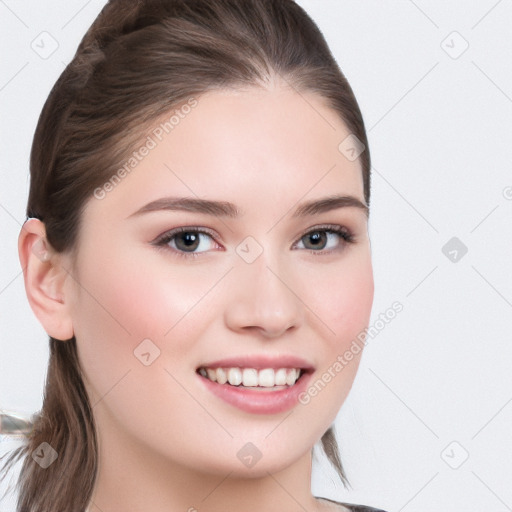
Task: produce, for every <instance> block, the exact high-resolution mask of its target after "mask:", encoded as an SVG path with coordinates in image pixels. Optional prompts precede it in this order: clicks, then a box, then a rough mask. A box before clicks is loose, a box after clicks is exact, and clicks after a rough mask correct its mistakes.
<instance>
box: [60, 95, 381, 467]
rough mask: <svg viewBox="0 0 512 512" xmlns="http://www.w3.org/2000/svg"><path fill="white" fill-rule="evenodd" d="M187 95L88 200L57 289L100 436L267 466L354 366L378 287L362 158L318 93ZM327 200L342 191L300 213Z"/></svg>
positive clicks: (322, 427) (315, 421)
mask: <svg viewBox="0 0 512 512" xmlns="http://www.w3.org/2000/svg"><path fill="white" fill-rule="evenodd" d="M188 105H189V106H190V108H188V107H184V108H182V109H178V114H177V117H175V118H173V120H171V121H169V120H170V118H171V115H172V113H169V114H168V115H166V116H164V117H163V118H162V120H161V121H159V122H158V123H156V124H155V126H154V129H153V130H152V131H151V132H150V134H149V138H148V139H145V140H144V141H143V143H142V144H141V146H140V147H138V148H136V154H135V155H134V154H131V155H128V157H127V166H126V168H125V172H124V173H123V172H120V173H118V176H117V178H119V176H120V177H121V179H115V178H114V179H113V180H112V181H111V182H110V185H107V186H106V187H104V188H103V189H102V190H101V191H99V190H97V191H96V192H95V196H93V197H91V199H90V200H89V201H88V203H87V205H86V209H85V211H84V214H83V224H82V227H81V231H80V237H79V243H78V252H77V256H76V258H75V259H74V260H73V261H71V260H70V261H69V264H70V267H69V268H71V263H72V264H73V279H68V280H67V281H66V284H65V297H66V299H67V302H68V304H69V307H70V314H71V316H72V320H73V328H74V333H75V337H76V340H77V344H78V351H79V359H80V363H81V366H82V368H83V372H84V378H85V381H86V386H87V389H88V392H89V394H90V397H91V403H92V405H93V413H94V417H95V421H96V423H97V425H98V430H99V435H100V446H101V445H102V443H105V444H108V446H109V449H110V450H112V453H116V450H117V453H119V454H120V453H127V452H129V451H130V450H133V451H137V453H141V450H142V451H143V453H145V454H146V455H154V456H155V457H157V458H159V459H160V460H165V461H167V462H172V463H175V464H177V465H180V466H183V467H188V468H201V469H202V470H203V471H205V472H219V471H226V472H227V471H234V472H235V473H239V474H241V475H251V476H257V475H263V474H265V473H266V472H267V471H276V470H279V469H281V468H284V467H286V466H288V465H290V464H291V463H293V462H294V461H295V460H297V459H298V458H299V457H301V456H303V455H304V454H306V453H307V452H308V451H309V450H310V449H311V447H312V446H313V445H314V443H315V442H317V441H318V440H319V439H320V437H321V436H322V434H323V433H324V432H325V431H326V430H327V428H328V427H329V426H330V425H331V423H332V422H333V421H334V419H335V416H336V414H337V412H338V410H339V409H340V407H341V405H342V403H343V401H344V400H345V398H346V396H347V393H348V392H349V389H350V387H351V385H352V382H353V379H354V377H355V374H356V370H357V367H358V364H359V358H360V356H361V352H360V351H358V352H357V353H355V352H356V351H353V358H352V360H351V361H349V362H347V360H346V358H344V357H343V356H344V354H345V353H346V352H347V351H348V350H349V349H350V347H351V346H352V347H353V346H354V345H353V344H352V342H353V341H354V340H355V339H356V338H357V336H358V335H360V334H361V332H362V331H364V329H365V328H366V327H367V325H368V322H369V317H370V310H371V306H372V300H373V276H372V266H371V253H370V241H369V239H368V226H367V216H366V211H365V209H364V208H361V207H359V206H356V203H357V201H359V202H360V203H362V204H363V206H364V194H363V180H362V174H361V166H360V162H359V160H358V159H355V160H354V159H353V158H347V157H346V156H344V153H342V151H341V150H340V149H339V146H340V143H341V142H342V141H344V140H345V139H346V137H347V136H348V135H349V132H348V130H347V128H346V127H345V125H344V124H343V123H342V121H341V120H340V119H339V117H338V115H337V114H336V113H335V112H334V111H331V110H330V109H329V108H327V107H326V106H325V104H324V103H323V100H322V99H321V98H319V97H317V96H316V95H312V94H297V93H296V92H294V91H293V90H291V89H285V88H282V87H276V88H273V89H272V90H263V89H256V88H253V89H248V90H245V91H237V92H233V91H231V92H227V91H222V92H219V91H216V92H210V93H208V94H206V95H204V96H202V97H200V98H197V101H196V100H191V101H189V103H188ZM165 122H169V123H168V124H167V125H165ZM160 123H162V124H160ZM143 146H145V147H146V149H145V150H144V149H142V148H143ZM343 147H345V146H343ZM349 154H350V153H349ZM130 157H132V158H133V159H135V160H133V159H132V160H129V158H130ZM126 169H129V172H128V171H126ZM333 196H350V197H351V198H352V199H351V200H349V201H347V200H345V201H344V202H341V203H340V202H338V203H336V204H334V203H331V208H327V207H326V204H327V203H323V206H322V203H319V205H318V206H317V207H314V206H313V207H311V206H310V207H309V208H304V205H305V204H309V203H310V202H317V201H322V200H324V199H325V198H328V197H333ZM183 198H187V199H190V200H194V201H195V202H196V203H195V205H194V204H189V205H188V206H187V205H186V204H185V206H184V208H178V207H179V204H178V205H176V203H174V206H173V204H172V203H173V202H175V201H177V200H179V199H183ZM206 200H207V201H213V202H220V204H219V205H216V206H215V205H214V206H211V205H210V206H209V207H208V208H204V207H203V208H195V206H197V205H198V204H199V201H206ZM154 201H158V203H153V202H154ZM228 203H229V204H230V205H232V206H229V208H228V209H227V212H225V213H229V215H228V214H225V213H222V212H221V209H222V210H226V205H227V204H228ZM148 204H153V206H151V207H148V206H147V205H148ZM166 205H167V206H166ZM183 205H184V203H182V206H183ZM343 205H345V206H343ZM200 210H201V211H200ZM235 210H236V211H237V214H236V215H234V213H235ZM181 227H186V228H187V229H186V230H185V231H186V232H185V233H181V234H179V233H178V234H176V235H175V236H169V237H167V238H165V237H164V235H166V234H167V233H169V232H170V231H171V230H174V229H176V228H181ZM336 229H339V230H341V234H339V233H337V232H336V231H335V230H336ZM330 230H331V231H330ZM308 232H311V233H310V234H309V235H308V234H307V233H308ZM187 233H188V234H187ZM347 233H348V234H349V235H350V236H352V237H353V240H352V241H351V242H350V241H347V240H345V238H344V237H346V236H347ZM171 235H172V234H171ZM351 344H352V345H351ZM360 345H361V344H360ZM341 358H343V360H344V361H345V363H343V364H341V363H340V361H341ZM337 362H338V364H336V363H337ZM340 366H341V369H340ZM201 368H203V369H204V371H203V370H200V369H201ZM219 368H220V369H219ZM230 368H232V369H231V370H230ZM233 368H240V370H236V369H233ZM293 368H298V369H301V374H302V375H301V377H300V378H299V379H298V381H297V382H296V383H295V384H294V385H292V386H290V387H287V386H288V385H289V384H290V383H293V382H294V381H295V379H294V372H293V370H292V369H293ZM257 370H258V371H257ZM261 370H264V371H261ZM272 370H273V371H272ZM205 373H206V375H209V376H210V377H213V378H217V379H218V380H220V382H223V376H224V374H225V373H227V375H226V377H227V378H229V379H230V380H231V382H232V383H233V384H238V381H239V380H240V379H242V384H243V383H244V382H245V383H246V384H247V386H246V387H237V386H234V385H232V384H229V382H228V383H224V384H221V383H219V382H218V381H217V382H213V381H211V380H209V379H208V378H207V377H205V376H204V374H205ZM202 374H203V375H202ZM272 374H273V379H274V380H273V379H272ZM326 375H327V376H326ZM295 377H296V375H295ZM237 379H238V380H237ZM275 379H277V385H276V387H273V385H275V384H276V380H275ZM286 379H288V381H287V382H288V384H284V385H283V383H284V382H285V381H286ZM315 385H316V387H315ZM312 387H315V389H316V392H315V390H313V391H311V392H310V391H309V390H310V389H311V388H312ZM248 388H249V389H248ZM299 398H300V400H299ZM248 443H251V444H248ZM123 451H124V452H123ZM162 458H163V459H162ZM253 460H255V461H256V463H254V462H250V461H253Z"/></svg>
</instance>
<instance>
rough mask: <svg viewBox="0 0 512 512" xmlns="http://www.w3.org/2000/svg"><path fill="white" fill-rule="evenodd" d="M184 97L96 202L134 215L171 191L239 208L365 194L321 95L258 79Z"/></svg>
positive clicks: (340, 128) (339, 124) (340, 125)
mask: <svg viewBox="0 0 512 512" xmlns="http://www.w3.org/2000/svg"><path fill="white" fill-rule="evenodd" d="M183 105H188V106H187V107H186V108H185V107H183V106H181V107H177V108H175V109H173V110H172V111H171V112H167V113H166V114H165V115H163V116H161V117H160V118H159V119H158V120H157V121H155V122H154V124H153V125H152V126H151V128H150V130H149V131H148V132H147V138H146V139H144V140H143V142H142V143H141V144H140V147H137V148H136V149H135V151H134V153H133V154H131V155H127V159H126V162H130V165H129V166H128V167H126V166H125V167H126V169H127V171H128V172H124V173H123V175H124V177H123V179H122V180H121V181H120V183H119V182H118V183H116V185H115V187H109V189H110V190H109V192H108V194H106V197H105V200H104V201H100V203H101V204H96V205H94V204H93V205H91V206H92V208H93V209H99V210H101V209H108V208H109V207H110V208H113V209H116V210H119V211H122V213H123V214H124V213H126V215H129V214H130V213H132V212H133V211H134V209H136V208H137V207H140V206H142V205H143V204H145V203H146V202H149V201H152V200H155V199H157V198H158V197H162V196H165V195H168V196H171V195H173V196H175V195H182V196H183V195H185V196H189V197H191V196H198V197H204V198H208V199H218V200H219V199H220V200H226V201H230V202H233V203H235V204H237V205H238V206H239V207H240V210H241V211H245V210H249V209H250V207H251V206H252V207H254V208H257V207H258V204H259V206H260V207H264V208H268V206H269V205H270V204H271V205H272V208H273V209H275V210H276V211H277V209H276V206H277V205H278V204H279V203H281V209H282V208H283V207H284V205H285V203H286V202H289V201H292V202H296V201H298V200H299V199H300V198H301V197H304V196H306V195H309V196H310V197H311V198H312V197H314V196H315V194H316V195H317V196H319V195H322V196H325V195H326V194H335V193H344V194H351V195H354V196H356V197H359V198H360V199H361V200H362V201H363V202H364V199H363V197H364V193H363V192H364V191H363V180H362V172H361V165H360V161H359V159H355V160H349V159H347V157H346V156H345V155H344V153H343V152H342V151H340V143H342V141H344V140H345V139H346V138H347V136H348V135H350V132H349V130H348V128H347V127H346V125H345V123H344V122H343V121H342V119H341V117H340V116H339V115H338V113H337V112H335V111H334V110H332V109H330V108H328V106H327V105H326V102H325V100H324V99H323V98H321V97H320V96H318V95H316V94H313V93H305V92H300V93H299V92H297V91H295V90H294V89H291V88H288V87H281V86H279V87H273V88H271V89H263V88H255V87H252V88H249V89H245V90H219V91H210V92H208V93H206V94H204V95H202V96H200V97H197V98H191V99H190V100H189V101H188V102H186V103H184V104H183ZM144 146H146V147H147V148H150V149H149V150H148V149H146V150H145V151H142V150H143V149H144ZM141 153H144V155H143V156H141ZM134 155H135V156H134ZM117 181H119V180H117ZM96 203H98V202H96ZM244 206H245V207H247V208H244ZM104 213H105V212H101V213H100V212H98V214H100V215H103V214H104Z"/></svg>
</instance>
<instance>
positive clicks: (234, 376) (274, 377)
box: [199, 368, 301, 388]
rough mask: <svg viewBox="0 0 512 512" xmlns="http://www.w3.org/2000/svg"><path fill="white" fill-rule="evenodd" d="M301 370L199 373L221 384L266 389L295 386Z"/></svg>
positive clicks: (219, 370)
mask: <svg viewBox="0 0 512 512" xmlns="http://www.w3.org/2000/svg"><path fill="white" fill-rule="evenodd" d="M300 372H301V370H300V368H278V369H276V370H274V368H263V369H261V370H257V369H255V368H200V369H199V373H200V374H201V375H202V376H203V377H206V378H207V379H209V380H211V381H213V382H218V383H219V384H226V383H229V384H231V385H232V386H240V385H242V386H244V387H264V388H272V387H274V386H293V385H294V384H295V382H297V379H298V378H299V376H300Z"/></svg>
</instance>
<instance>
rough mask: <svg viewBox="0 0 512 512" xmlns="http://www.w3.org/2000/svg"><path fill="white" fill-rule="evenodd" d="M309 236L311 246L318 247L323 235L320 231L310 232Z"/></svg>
mask: <svg viewBox="0 0 512 512" xmlns="http://www.w3.org/2000/svg"><path fill="white" fill-rule="evenodd" d="M309 238H310V239H311V241H312V242H313V246H314V247H318V245H319V244H320V245H321V243H322V238H323V236H322V235H321V234H320V232H318V231H317V232H316V233H313V234H310V235H309Z"/></svg>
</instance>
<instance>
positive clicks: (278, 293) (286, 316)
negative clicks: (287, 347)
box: [226, 241, 302, 337]
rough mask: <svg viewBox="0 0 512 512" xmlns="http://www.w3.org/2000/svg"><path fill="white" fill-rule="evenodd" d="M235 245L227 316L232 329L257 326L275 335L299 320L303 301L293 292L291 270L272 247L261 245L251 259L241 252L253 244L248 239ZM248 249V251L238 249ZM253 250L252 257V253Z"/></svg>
mask: <svg viewBox="0 0 512 512" xmlns="http://www.w3.org/2000/svg"><path fill="white" fill-rule="evenodd" d="M246 243H247V245H246V244H245V243H244V242H242V243H241V244H240V246H239V247H238V248H237V252H238V253H239V256H240V258H239V260H238V261H237V264H236V268H235V270H234V272H233V290H232V292H233V293H232V296H231V300H230V305H229V306H228V308H227V311H226V320H227V323H228V324H229V326H230V327H231V328H232V329H236V330H239V329H244V328H250V327H252V328H259V329H260V330H261V331H262V332H263V333H264V334H265V335H266V336H268V337H270V336H272V337H274V336H278V335H280V334H282V333H284V332H285V331H286V330H288V329H290V328H291V327H297V326H299V325H300V324H301V322H302V303H301V301H300V300H299V299H298V298H297V296H296V295H295V293H293V291H292V290H293V282H291V281H292V280H293V277H292V272H291V270H290V267H289V265H288V266H287V262H286V261H285V260H284V259H283V258H281V257H279V255H278V254H277V252H276V251H275V250H272V249H271V248H269V247H268V246H265V247H263V246H262V245H260V247H261V248H260V253H259V255H257V256H256V257H255V258H254V259H252V260H251V259H249V258H245V257H244V255H245V254H247V253H249V252H250V251H251V250H255V249H256V247H255V246H254V244H253V246H252V247H251V241H247V242H246ZM240 247H241V248H242V249H245V250H246V251H247V249H249V250H248V251H247V252H245V253H244V252H241V253H240V252H239V250H240ZM254 254H255V253H254V252H253V257H254Z"/></svg>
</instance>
